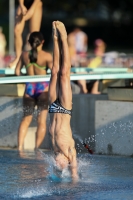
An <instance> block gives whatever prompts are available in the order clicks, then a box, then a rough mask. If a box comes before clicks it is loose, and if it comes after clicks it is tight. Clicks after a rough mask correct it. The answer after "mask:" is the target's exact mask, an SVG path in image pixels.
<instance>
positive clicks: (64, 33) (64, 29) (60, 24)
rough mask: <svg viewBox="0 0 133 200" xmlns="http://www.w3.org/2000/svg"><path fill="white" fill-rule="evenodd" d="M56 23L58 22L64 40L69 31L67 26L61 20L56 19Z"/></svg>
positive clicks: (58, 28)
mask: <svg viewBox="0 0 133 200" xmlns="http://www.w3.org/2000/svg"><path fill="white" fill-rule="evenodd" d="M55 24H56V28H57V30H58V31H59V33H60V37H61V39H62V40H63V39H67V32H66V28H65V26H64V24H63V23H62V22H60V21H56V22H55Z"/></svg>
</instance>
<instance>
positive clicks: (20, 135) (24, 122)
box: [18, 115, 32, 150]
mask: <svg viewBox="0 0 133 200" xmlns="http://www.w3.org/2000/svg"><path fill="white" fill-rule="evenodd" d="M31 121H32V115H29V116H25V117H24V118H23V120H22V122H21V124H20V126H19V131H18V150H22V149H23V144H24V138H25V136H26V133H27V130H28V127H29V125H30V123H31Z"/></svg>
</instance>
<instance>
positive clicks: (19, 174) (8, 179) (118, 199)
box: [0, 150, 133, 200]
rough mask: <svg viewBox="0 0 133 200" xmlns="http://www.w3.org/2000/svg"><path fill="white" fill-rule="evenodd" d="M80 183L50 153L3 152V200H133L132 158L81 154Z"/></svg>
mask: <svg viewBox="0 0 133 200" xmlns="http://www.w3.org/2000/svg"><path fill="white" fill-rule="evenodd" d="M78 166H79V169H78V170H79V174H80V180H79V182H77V183H76V182H75V183H74V182H72V180H71V178H70V174H69V172H68V171H67V170H65V171H63V173H61V172H59V171H57V170H56V168H55V167H54V159H53V156H52V154H51V152H49V151H41V150H38V151H25V152H22V153H19V152H18V151H17V150H0V200H10V199H11V200H12V199H38V200H43V199H47V200H69V199H70V200H132V199H133V158H130V157H119V156H103V155H92V156H90V155H89V154H78Z"/></svg>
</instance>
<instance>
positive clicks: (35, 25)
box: [24, 1, 43, 51]
mask: <svg viewBox="0 0 133 200" xmlns="http://www.w3.org/2000/svg"><path fill="white" fill-rule="evenodd" d="M42 12H43V10H42V2H41V1H39V2H38V4H37V6H36V8H35V10H34V15H32V17H31V18H30V20H29V33H28V35H27V38H26V41H25V47H24V48H25V50H26V51H29V50H30V49H31V47H30V44H29V42H28V39H29V35H30V33H32V32H34V31H40V27H41V21H42Z"/></svg>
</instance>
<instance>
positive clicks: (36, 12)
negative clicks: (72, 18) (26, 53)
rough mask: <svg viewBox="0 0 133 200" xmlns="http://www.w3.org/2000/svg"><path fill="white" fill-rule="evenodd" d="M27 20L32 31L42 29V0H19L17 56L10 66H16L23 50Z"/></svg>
mask: <svg viewBox="0 0 133 200" xmlns="http://www.w3.org/2000/svg"><path fill="white" fill-rule="evenodd" d="M27 20H29V32H30V33H32V32H34V31H40V26H41V20H42V1H41V0H19V6H18V9H17V12H16V24H15V28H14V36H15V51H16V58H15V60H13V61H12V62H11V63H10V64H9V67H11V68H15V67H16V65H17V63H18V60H19V58H20V55H21V52H22V46H23V40H22V32H23V30H24V26H25V22H26V21H27Z"/></svg>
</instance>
